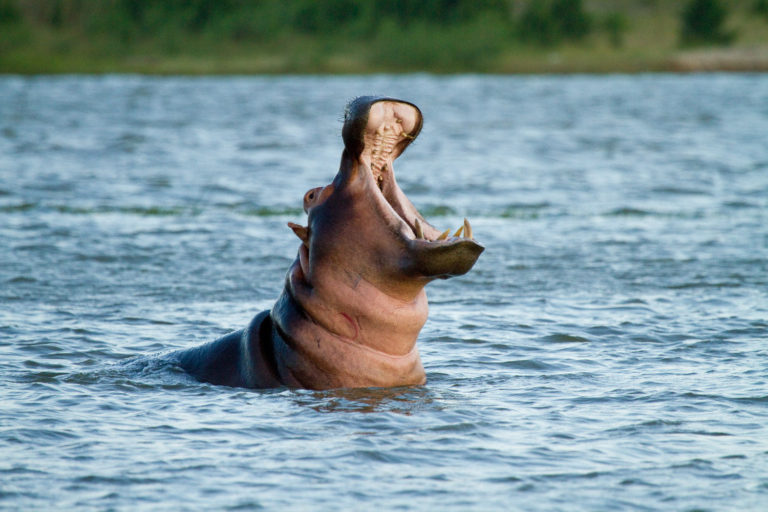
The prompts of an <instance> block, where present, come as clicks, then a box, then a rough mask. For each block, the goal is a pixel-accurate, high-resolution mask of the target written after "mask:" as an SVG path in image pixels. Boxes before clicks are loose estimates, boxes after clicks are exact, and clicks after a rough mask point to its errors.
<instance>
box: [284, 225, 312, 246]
mask: <svg viewBox="0 0 768 512" xmlns="http://www.w3.org/2000/svg"><path fill="white" fill-rule="evenodd" d="M288 227H289V228H291V229H292V230H293V232H294V233H296V236H297V237H299V239H300V240H301V241H302V242H303V243H304V244H307V243H309V228H308V227H304V226H299V225H298V224H296V223H294V222H289V223H288Z"/></svg>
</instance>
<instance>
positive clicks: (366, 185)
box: [179, 97, 483, 389]
mask: <svg viewBox="0 0 768 512" xmlns="http://www.w3.org/2000/svg"><path fill="white" fill-rule="evenodd" d="M421 126H422V116H421V112H420V111H419V109H418V108H417V107H416V106H415V105H413V104H411V103H407V102H403V101H400V100H394V99H390V98H374V97H361V98H358V99H356V100H354V101H353V102H351V103H350V104H349V106H348V107H347V111H346V115H345V122H344V127H343V129H342V135H343V139H344V146H345V148H344V151H343V153H342V158H341V165H340V169H339V172H338V173H337V175H336V177H335V178H334V180H333V181H332V182H331V183H330V184H329V185H327V186H325V187H318V188H315V189H311V190H310V191H308V192H307V193H306V194H305V196H304V210H305V211H306V212H307V214H308V221H307V225H306V226H300V225H298V224H293V223H289V226H290V227H291V229H293V231H294V233H296V235H297V236H298V237H299V238H300V239H301V241H302V244H301V246H300V247H299V255H298V257H297V258H296V261H295V262H294V263H293V265H292V266H291V268H290V270H289V271H288V275H287V277H286V284H285V289H284V290H283V293H282V294H281V296H280V297H279V298H278V300H277V302H276V304H275V305H274V307H273V308H272V310H271V311H270V312H269V315H266V314H264V313H262V314H261V315H259V316H257V317H256V318H255V319H254V321H253V322H252V323H251V325H250V326H249V328H247V329H246V330H244V331H241V332H239V333H233V334H232V335H228V336H225V337H224V338H222V339H220V340H218V341H216V342H213V343H211V344H209V345H206V346H204V347H201V348H198V349H192V350H189V351H185V352H182V353H180V356H179V361H180V364H181V365H182V366H183V367H184V368H186V369H187V370H188V371H189V372H190V373H192V374H193V375H195V376H196V377H197V378H199V379H200V380H204V381H208V382H214V383H218V384H227V385H232V386H246V387H274V386H280V385H286V386H290V387H304V388H312V389H327V388H337V387H370V386H381V387H385V386H402V385H416V384H423V383H424V382H426V376H425V374H424V370H423V368H422V366H421V361H420V359H419V353H418V349H417V348H416V339H417V337H418V334H419V331H420V330H421V328H422V327H423V325H424V323H425V322H426V319H427V313H428V304H427V298H426V294H425V292H424V286H425V285H426V284H427V283H428V282H429V281H431V280H433V279H436V278H448V277H451V276H456V275H461V274H464V273H466V272H467V271H469V270H470V269H471V268H472V266H473V265H474V263H475V261H477V258H478V257H479V255H480V253H482V251H483V247H482V246H481V245H480V244H478V243H477V242H475V240H474V239H473V237H472V228H471V226H470V225H469V222H468V221H467V220H465V221H464V225H463V226H461V227H460V228H459V230H458V231H456V232H455V233H454V234H453V235H452V236H451V234H450V231H445V232H441V231H440V230H438V229H436V228H434V227H433V226H431V225H430V224H429V223H428V222H427V221H426V220H425V219H424V217H422V216H421V214H420V213H419V212H418V210H416V208H415V207H414V206H413V204H412V203H411V201H410V200H408V198H407V197H406V196H405V194H404V193H403V192H402V190H400V187H399V186H398V185H397V182H396V180H395V175H394V171H393V167H392V164H393V161H394V160H395V158H397V157H398V156H399V155H400V154H401V153H402V152H403V151H404V150H405V148H406V147H407V146H408V145H409V144H410V143H411V141H413V140H414V139H415V138H416V136H417V135H418V134H419V132H420V131H421ZM462 235H463V236H462Z"/></svg>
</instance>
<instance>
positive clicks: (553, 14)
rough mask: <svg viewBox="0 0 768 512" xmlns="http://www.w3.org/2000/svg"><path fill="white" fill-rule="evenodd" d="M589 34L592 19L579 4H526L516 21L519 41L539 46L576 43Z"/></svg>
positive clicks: (559, 0)
mask: <svg viewBox="0 0 768 512" xmlns="http://www.w3.org/2000/svg"><path fill="white" fill-rule="evenodd" d="M591 30H592V19H591V18H590V16H589V15H588V14H587V13H586V12H585V11H584V8H583V6H582V3H581V0H552V1H551V2H544V1H538V0H530V1H529V2H528V4H527V5H526V6H525V9H524V10H523V13H522V14H521V16H520V19H519V20H518V33H519V34H520V38H521V39H522V40H523V41H526V42H531V43H535V44H539V45H542V46H551V45H554V44H557V43H560V42H562V41H564V40H569V41H578V40H581V39H584V38H585V37H586V36H587V35H589V33H590V32H591Z"/></svg>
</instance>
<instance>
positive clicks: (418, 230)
mask: <svg viewBox="0 0 768 512" xmlns="http://www.w3.org/2000/svg"><path fill="white" fill-rule="evenodd" d="M413 227H414V231H415V232H416V239H419V238H424V232H423V231H422V230H421V223H420V222H419V219H413Z"/></svg>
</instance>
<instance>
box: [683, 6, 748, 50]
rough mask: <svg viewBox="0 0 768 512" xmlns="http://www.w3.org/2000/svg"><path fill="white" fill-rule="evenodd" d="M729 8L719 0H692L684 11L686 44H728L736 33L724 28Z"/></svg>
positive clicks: (684, 38)
mask: <svg viewBox="0 0 768 512" xmlns="http://www.w3.org/2000/svg"><path fill="white" fill-rule="evenodd" d="M727 17H728V10H727V9H726V8H725V6H724V5H723V4H722V3H721V2H720V1H719V0H691V1H690V2H688V5H686V7H685V9H684V10H683V12H682V18H681V22H682V28H681V31H680V38H681V42H682V43H683V44H685V45H697V44H728V43H730V42H731V41H732V40H733V39H734V37H735V34H734V33H733V32H729V31H726V30H725V28H724V25H725V19H726V18H727Z"/></svg>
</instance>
